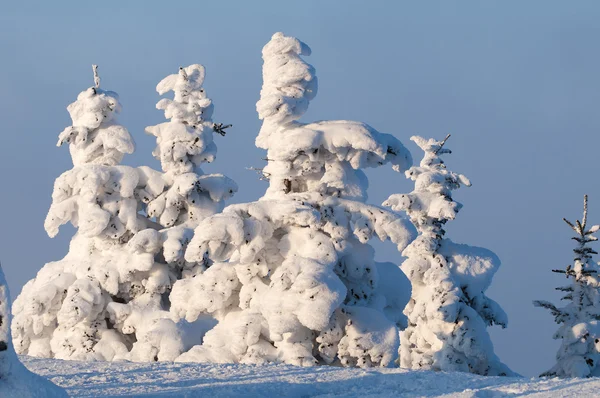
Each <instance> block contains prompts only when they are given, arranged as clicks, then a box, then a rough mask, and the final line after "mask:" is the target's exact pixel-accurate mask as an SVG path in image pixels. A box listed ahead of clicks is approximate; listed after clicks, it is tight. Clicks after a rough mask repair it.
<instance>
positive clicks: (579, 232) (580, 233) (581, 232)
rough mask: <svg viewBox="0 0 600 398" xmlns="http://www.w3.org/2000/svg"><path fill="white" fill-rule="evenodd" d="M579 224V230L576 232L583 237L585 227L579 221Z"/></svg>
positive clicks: (577, 221)
mask: <svg viewBox="0 0 600 398" xmlns="http://www.w3.org/2000/svg"><path fill="white" fill-rule="evenodd" d="M575 222H576V223H577V229H576V230H575V231H576V232H577V233H578V234H579V235H581V236H583V232H584V231H583V226H582V225H581V222H579V220H576V221H575Z"/></svg>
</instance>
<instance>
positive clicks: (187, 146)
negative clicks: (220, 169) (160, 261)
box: [144, 64, 237, 271]
mask: <svg viewBox="0 0 600 398" xmlns="http://www.w3.org/2000/svg"><path fill="white" fill-rule="evenodd" d="M204 77H205V69H204V67H203V66H202V65H198V64H195V65H190V66H188V67H185V68H179V73H177V74H173V75H169V76H167V77H166V78H164V79H163V80H162V81H161V82H160V83H158V85H157V86H156V91H158V93H159V94H160V95H163V94H165V93H167V92H169V91H173V93H174V98H173V99H168V98H163V99H161V100H160V101H159V102H158V103H157V104H156V107H157V108H158V109H161V110H164V112H165V117H166V118H167V119H170V120H169V121H168V122H165V123H161V124H158V125H156V126H150V127H147V128H146V132H147V133H148V134H151V135H153V136H155V137H156V141H157V146H156V149H155V151H154V153H153V154H154V156H155V157H156V158H157V159H158V160H160V163H161V166H162V169H163V172H164V174H163V180H164V185H165V189H164V191H163V192H162V193H161V194H160V195H158V196H156V197H155V198H152V197H151V196H149V197H147V198H144V199H146V203H148V216H149V217H152V218H155V219H156V220H157V222H158V223H159V224H160V225H162V226H163V227H164V228H166V229H165V230H164V231H162V232H161V234H162V235H163V241H164V244H163V255H164V258H165V260H166V261H167V262H168V263H169V264H171V265H176V269H177V270H180V268H181V267H183V266H184V265H185V260H184V252H185V247H186V244H187V243H188V242H189V239H191V236H192V235H193V230H194V228H196V227H197V226H198V223H199V221H200V220H202V219H203V218H205V217H207V216H210V215H213V214H215V213H217V212H219V211H221V210H222V209H223V207H224V201H225V200H226V199H228V198H229V197H231V196H232V195H233V194H234V193H235V192H236V191H237V185H236V184H235V182H233V180H231V179H229V178H227V177H225V176H223V175H222V174H204V172H203V171H202V169H201V168H200V166H201V164H202V163H210V162H212V161H213V160H214V159H215V156H216V152H217V147H216V145H215V143H214V141H213V135H214V133H218V134H221V135H225V129H226V128H228V127H231V125H225V126H224V125H223V124H222V123H213V121H212V113H213V104H212V101H211V100H210V99H209V98H208V97H207V95H206V92H205V90H204V88H203V87H202V84H203V83H204ZM184 271H187V270H184Z"/></svg>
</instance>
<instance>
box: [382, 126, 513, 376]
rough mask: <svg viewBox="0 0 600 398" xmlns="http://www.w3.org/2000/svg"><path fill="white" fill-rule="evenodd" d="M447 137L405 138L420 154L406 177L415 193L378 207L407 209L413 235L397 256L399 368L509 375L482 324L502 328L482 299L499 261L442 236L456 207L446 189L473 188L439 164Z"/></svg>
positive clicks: (493, 306)
mask: <svg viewBox="0 0 600 398" xmlns="http://www.w3.org/2000/svg"><path fill="white" fill-rule="evenodd" d="M448 137H449V136H448ZM448 137H446V139H444V140H443V141H436V140H434V139H429V140H427V139H425V138H422V137H418V136H415V137H412V138H411V140H412V141H414V142H415V143H416V144H417V145H418V146H419V147H420V148H421V149H422V150H423V151H424V152H425V155H424V157H423V159H422V160H421V163H420V165H419V166H418V167H417V166H414V167H411V168H410V169H409V170H408V171H407V172H406V176H407V177H408V178H410V179H411V180H413V181H414V182H415V189H414V191H413V192H411V193H409V194H395V195H392V196H390V197H389V198H388V200H387V201H386V202H384V206H390V207H391V208H392V209H393V210H396V211H406V212H407V213H408V215H409V217H410V219H411V221H412V222H413V224H414V225H415V226H416V227H417V230H418V232H419V236H418V237H417V239H415V240H414V241H413V242H412V243H411V244H410V245H409V246H408V247H407V248H406V249H405V250H404V251H403V252H402V255H403V256H404V257H406V260H405V261H404V263H403V264H402V270H403V271H404V273H405V274H406V276H407V277H408V278H409V280H410V281H411V283H412V297H411V299H410V302H409V304H408V306H407V307H406V309H405V310H404V313H405V314H406V315H407V316H408V328H406V329H405V330H404V331H403V332H402V333H401V335H400V340H401V341H402V344H401V346H400V366H401V367H403V368H409V369H433V370H442V371H463V372H472V373H477V374H481V375H510V374H512V372H511V371H510V370H509V369H508V368H507V367H506V366H505V365H504V364H502V363H501V362H500V361H499V359H498V358H497V357H496V355H495V354H494V349H493V345H492V341H491V340H490V337H489V335H488V334H487V331H486V327H487V326H490V325H493V324H497V325H501V326H502V327H506V324H507V317H506V314H505V313H504V311H503V310H502V309H501V308H500V306H499V305H498V304H497V303H496V302H494V301H493V300H491V299H490V298H488V297H486V295H485V294H484V292H485V290H486V289H487V288H488V287H489V285H490V283H491V280H492V277H493V275H494V274H495V272H496V270H497V269H498V267H499V266H500V261H499V259H498V257H497V256H496V255H495V254H494V253H492V252H490V251H489V250H486V249H482V248H478V247H471V246H467V245H461V244H456V243H454V242H452V241H451V240H449V239H447V238H444V235H445V230H444V225H445V224H446V222H447V221H448V220H453V219H454V218H455V217H456V214H457V213H458V211H459V210H460V208H461V207H462V205H461V204H460V203H458V202H456V201H454V199H453V198H452V191H453V190H455V189H458V188H459V187H461V186H470V185H471V183H470V182H469V180H468V179H467V178H466V177H465V176H464V175H462V174H457V173H453V172H451V171H448V170H447V169H446V165H445V164H444V162H443V160H442V159H441V155H443V154H447V153H451V152H450V150H449V149H447V148H445V147H444V144H445V143H446V140H447V139H448Z"/></svg>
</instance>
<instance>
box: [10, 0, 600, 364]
mask: <svg viewBox="0 0 600 398" xmlns="http://www.w3.org/2000/svg"><path fill="white" fill-rule="evenodd" d="M484 3H485V4H484ZM599 20H600V2H597V1H591V0H590V1H583V0H581V1H577V2H559V1H548V0H538V1H527V2H521V1H516V0H515V1H505V2H500V1H489V2H479V1H439V2H438V1H423V2H417V1H414V2H404V1H387V2H384V1H368V2H367V1H364V2H358V1H347V0H346V1H333V0H330V1H308V0H305V1H294V2H291V1H252V2H251V1H242V0H240V1H223V0H219V1H211V2H200V1H194V2H193V1H189V2H185V1H178V2H165V1H160V2H158V1H143V2H142V1H102V2H98V1H96V2H82V1H61V2H39V3H32V2H28V1H21V0H19V1H11V0H4V1H2V2H1V3H0V123H1V124H0V129H1V132H0V134H1V135H0V137H1V146H0V148H1V149H0V151H1V153H0V173H1V174H0V175H1V183H2V191H1V194H0V209H2V224H1V228H0V259H1V260H2V265H3V267H4V269H5V272H6V275H7V278H8V281H9V283H10V287H11V288H12V291H13V295H16V294H17V293H18V292H19V291H20V289H21V287H22V285H23V284H24V283H25V282H27V280H29V279H31V278H32V277H33V276H35V274H36V272H37V271H38V270H39V269H40V268H41V267H42V265H43V264H44V263H46V262H49V261H53V260H58V259H60V258H61V257H62V256H63V255H64V254H65V253H66V251H67V249H68V243H69V240H70V237H71V235H72V233H73V229H72V228H64V229H63V230H62V232H61V233H60V234H59V236H58V237H57V238H55V239H50V238H48V237H47V235H46V234H45V232H44V229H43V222H44V218H45V215H46V212H47V209H48V207H49V205H50V201H51V193H52V186H53V182H54V179H55V178H56V177H58V176H59V175H60V174H61V173H62V172H63V171H65V170H67V169H69V168H71V163H70V157H69V155H68V150H67V149H66V148H56V147H55V143H56V141H57V135H58V133H59V132H60V131H62V130H63V129H64V128H65V127H66V126H68V125H69V124H70V119H69V116H68V113H67V111H66V109H65V108H66V106H67V105H68V104H69V103H71V102H73V101H74V100H75V98H76V96H77V94H78V93H79V92H80V91H82V90H83V89H85V88H87V87H89V86H91V85H92V83H93V80H92V70H91V64H92V63H97V64H98V65H99V71H100V74H101V77H102V87H103V88H105V89H109V90H114V91H117V92H118V93H119V94H120V96H121V102H122V104H123V112H122V115H121V117H120V122H121V123H122V124H123V125H125V126H126V127H127V128H128V129H129V130H130V132H131V133H132V135H133V136H134V138H135V140H136V142H137V151H136V153H135V154H134V155H131V156H128V157H127V158H126V160H125V163H126V164H129V165H142V164H148V165H151V166H153V167H156V168H158V167H159V165H158V162H157V161H155V160H154V159H153V158H152V155H151V152H152V149H153V147H154V140H153V137H151V136H147V135H146V134H144V127H145V126H148V125H154V124H157V123H159V122H161V121H163V120H164V119H163V115H162V114H161V112H159V111H157V110H156V109H155V107H154V105H155V103H156V102H157V100H158V99H159V96H158V94H156V92H155V90H154V89H155V86H156V84H157V83H158V82H159V81H160V80H161V79H162V78H163V77H164V76H166V75H168V74H171V73H175V72H176V71H177V68H178V67H179V66H180V65H188V64H192V63H202V64H204V65H205V66H206V68H207V78H206V84H205V86H206V89H207V93H208V94H209V96H210V97H212V98H213V100H214V103H215V120H217V121H223V122H226V123H233V125H234V127H233V128H232V129H231V131H230V133H229V134H228V135H227V136H226V137H224V138H222V137H216V141H217V145H218V146H219V154H218V157H217V161H216V162H215V163H214V164H212V165H210V167H206V168H205V170H207V171H209V172H212V171H214V172H223V173H225V174H226V175H228V176H230V177H232V178H233V179H235V180H236V181H237V182H238V184H239V186H240V191H239V193H238V195H237V196H236V197H235V198H234V200H233V202H246V201H251V200H255V199H257V198H258V197H260V196H261V195H262V193H263V192H264V190H265V188H266V185H265V183H263V182H260V181H258V180H257V177H256V175H255V174H254V173H253V172H252V171H249V170H246V167H250V166H258V167H260V166H262V165H263V163H264V162H263V161H262V160H261V157H264V152H263V151H261V150H259V149H257V148H255V147H254V137H255V136H256V134H257V132H258V130H259V128H260V121H259V120H258V118H257V115H256V111H255V102H256V100H257V99H258V96H259V91H260V87H261V84H262V80H261V64H262V60H261V48H262V46H263V45H264V44H265V43H266V42H267V41H268V40H269V38H270V36H271V35H272V34H273V33H274V32H276V31H283V32H284V33H286V34H288V35H293V36H296V37H298V38H300V39H301V40H303V41H305V42H306V43H307V44H309V45H310V47H311V48H312V50H313V55H312V56H311V57H309V58H308V61H309V62H310V63H311V64H313V65H314V66H315V68H316V70H317V75H318V77H319V93H318V96H317V98H316V99H315V100H314V101H313V102H312V103H311V106H310V110H309V112H308V113H307V114H306V117H305V119H304V120H319V119H351V120H360V121H364V122H366V123H369V124H370V125H372V126H373V127H375V128H376V129H378V130H380V131H383V132H387V133H393V134H395V135H396V136H397V137H398V138H400V139H401V140H402V141H403V142H404V143H405V145H406V146H407V147H408V148H409V149H410V150H411V151H412V153H413V157H414V158H415V159H416V160H417V161H418V160H419V159H420V157H421V153H420V152H419V149H418V147H417V146H416V145H414V144H413V143H412V142H410V141H409V138H410V136H411V135H413V134H420V135H424V136H434V137H437V138H443V137H444V136H445V135H446V134H447V133H452V138H451V139H450V141H449V142H448V146H449V147H450V148H451V149H452V150H453V151H454V153H453V154H452V155H449V156H448V157H447V162H446V163H447V164H448V166H449V168H450V169H451V170H453V171H456V172H460V173H464V174H465V175H467V176H468V177H469V178H470V179H471V181H472V182H473V186H472V187H471V188H464V189H461V190H460V191H459V192H457V194H456V195H455V197H456V198H457V199H458V200H459V201H461V202H462V203H463V204H464V208H463V210H462V211H461V213H460V214H459V216H458V219H457V220H455V221H453V222H451V223H450V224H448V228H447V229H448V236H449V237H450V238H452V239H453V240H455V241H457V242H461V243H467V244H471V245H477V246H482V247H486V248H488V249H491V250H493V251H495V252H496V253H497V254H498V255H499V257H500V258H501V260H502V263H503V265H502V268H501V269H500V271H499V272H498V274H497V275H496V277H495V279H494V281H493V285H492V287H491V288H490V289H489V291H488V295H489V296H490V297H491V298H493V299H495V300H497V301H498V302H499V303H500V304H501V305H502V306H503V307H504V309H505V310H506V312H507V313H508V316H509V327H508V328H507V329H505V330H502V329H499V328H492V329H491V335H492V338H493V341H494V344H495V348H496V352H497V353H498V355H499V356H500V357H501V358H502V359H503V360H504V361H505V362H506V363H507V364H508V365H509V366H511V367H512V368H513V369H514V370H516V371H518V372H520V373H522V374H524V375H528V376H532V375H536V374H538V373H540V372H542V371H545V370H547V368H549V367H550V366H552V365H553V361H554V355H555V353H556V349H557V346H558V345H557V342H556V341H553V340H552V334H553V333H554V331H555V330H556V327H555V324H554V323H553V319H552V316H551V315H550V314H549V313H547V311H544V310H542V309H537V308H534V307H533V306H532V304H531V301H532V300H533V299H548V300H554V301H555V300H557V298H558V297H560V296H559V295H558V294H557V293H556V292H555V291H554V287H555V286H560V285H561V284H562V283H564V282H565V280H564V277H563V276H560V275H557V274H553V273H552V272H551V271H550V270H551V269H552V268H563V267H565V266H566V265H567V264H569V263H570V262H571V261H572V252H571V249H572V247H573V241H571V240H570V239H569V238H570V237H571V233H570V231H569V229H568V227H567V226H566V225H565V224H564V223H563V221H562V220H561V218H562V217H567V218H570V219H574V218H579V217H581V206H582V197H583V194H584V193H587V194H589V195H590V221H591V222H596V223H600V186H599V184H598V178H597V175H598V172H597V170H598V168H599V167H600V166H599V159H598V148H599V146H600V138H599V134H598V133H599V132H600V112H598V106H599V105H600V79H599V77H598V74H599V71H600V55H599V50H598V43H599V39H600V24H599V23H598V21H599ZM368 176H369V178H370V181H371V187H370V191H369V192H370V200H371V201H372V202H373V203H376V204H379V203H381V202H382V201H383V200H384V199H385V198H386V197H387V196H388V195H389V194H391V193H398V192H407V191H410V190H411V187H412V186H411V184H409V183H408V182H407V181H406V180H405V179H404V177H403V175H401V174H397V173H394V172H393V171H392V170H391V169H386V170H373V171H370V172H369V173H368ZM599 246H600V245H599ZM376 248H377V249H378V257H379V259H381V260H390V261H395V262H397V263H398V262H400V261H401V258H400V256H399V254H398V253H397V252H396V251H395V248H394V247H393V245H392V244H389V243H388V244H377V245H376ZM599 248H600V247H599Z"/></svg>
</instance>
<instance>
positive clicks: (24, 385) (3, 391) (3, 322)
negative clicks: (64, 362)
mask: <svg viewBox="0 0 600 398" xmlns="http://www.w3.org/2000/svg"><path fill="white" fill-rule="evenodd" d="M66 396H67V394H66V393H65V391H64V390H63V389H62V388H60V387H58V386H56V385H54V384H53V383H52V382H50V381H48V380H46V379H45V378H43V377H41V376H38V375H37V374H34V373H31V372H30V371H29V370H27V368H26V367H25V366H23V364H22V363H21V362H20V361H19V359H18V358H17V354H16V353H15V350H14V348H13V343H12V338H11V335H10V294H9V292H8V285H7V284H6V280H5V279H4V273H3V272H2V267H0V397H22V398H30V397H31V398H36V397H39V398H46V397H47V398H53V397H66Z"/></svg>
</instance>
